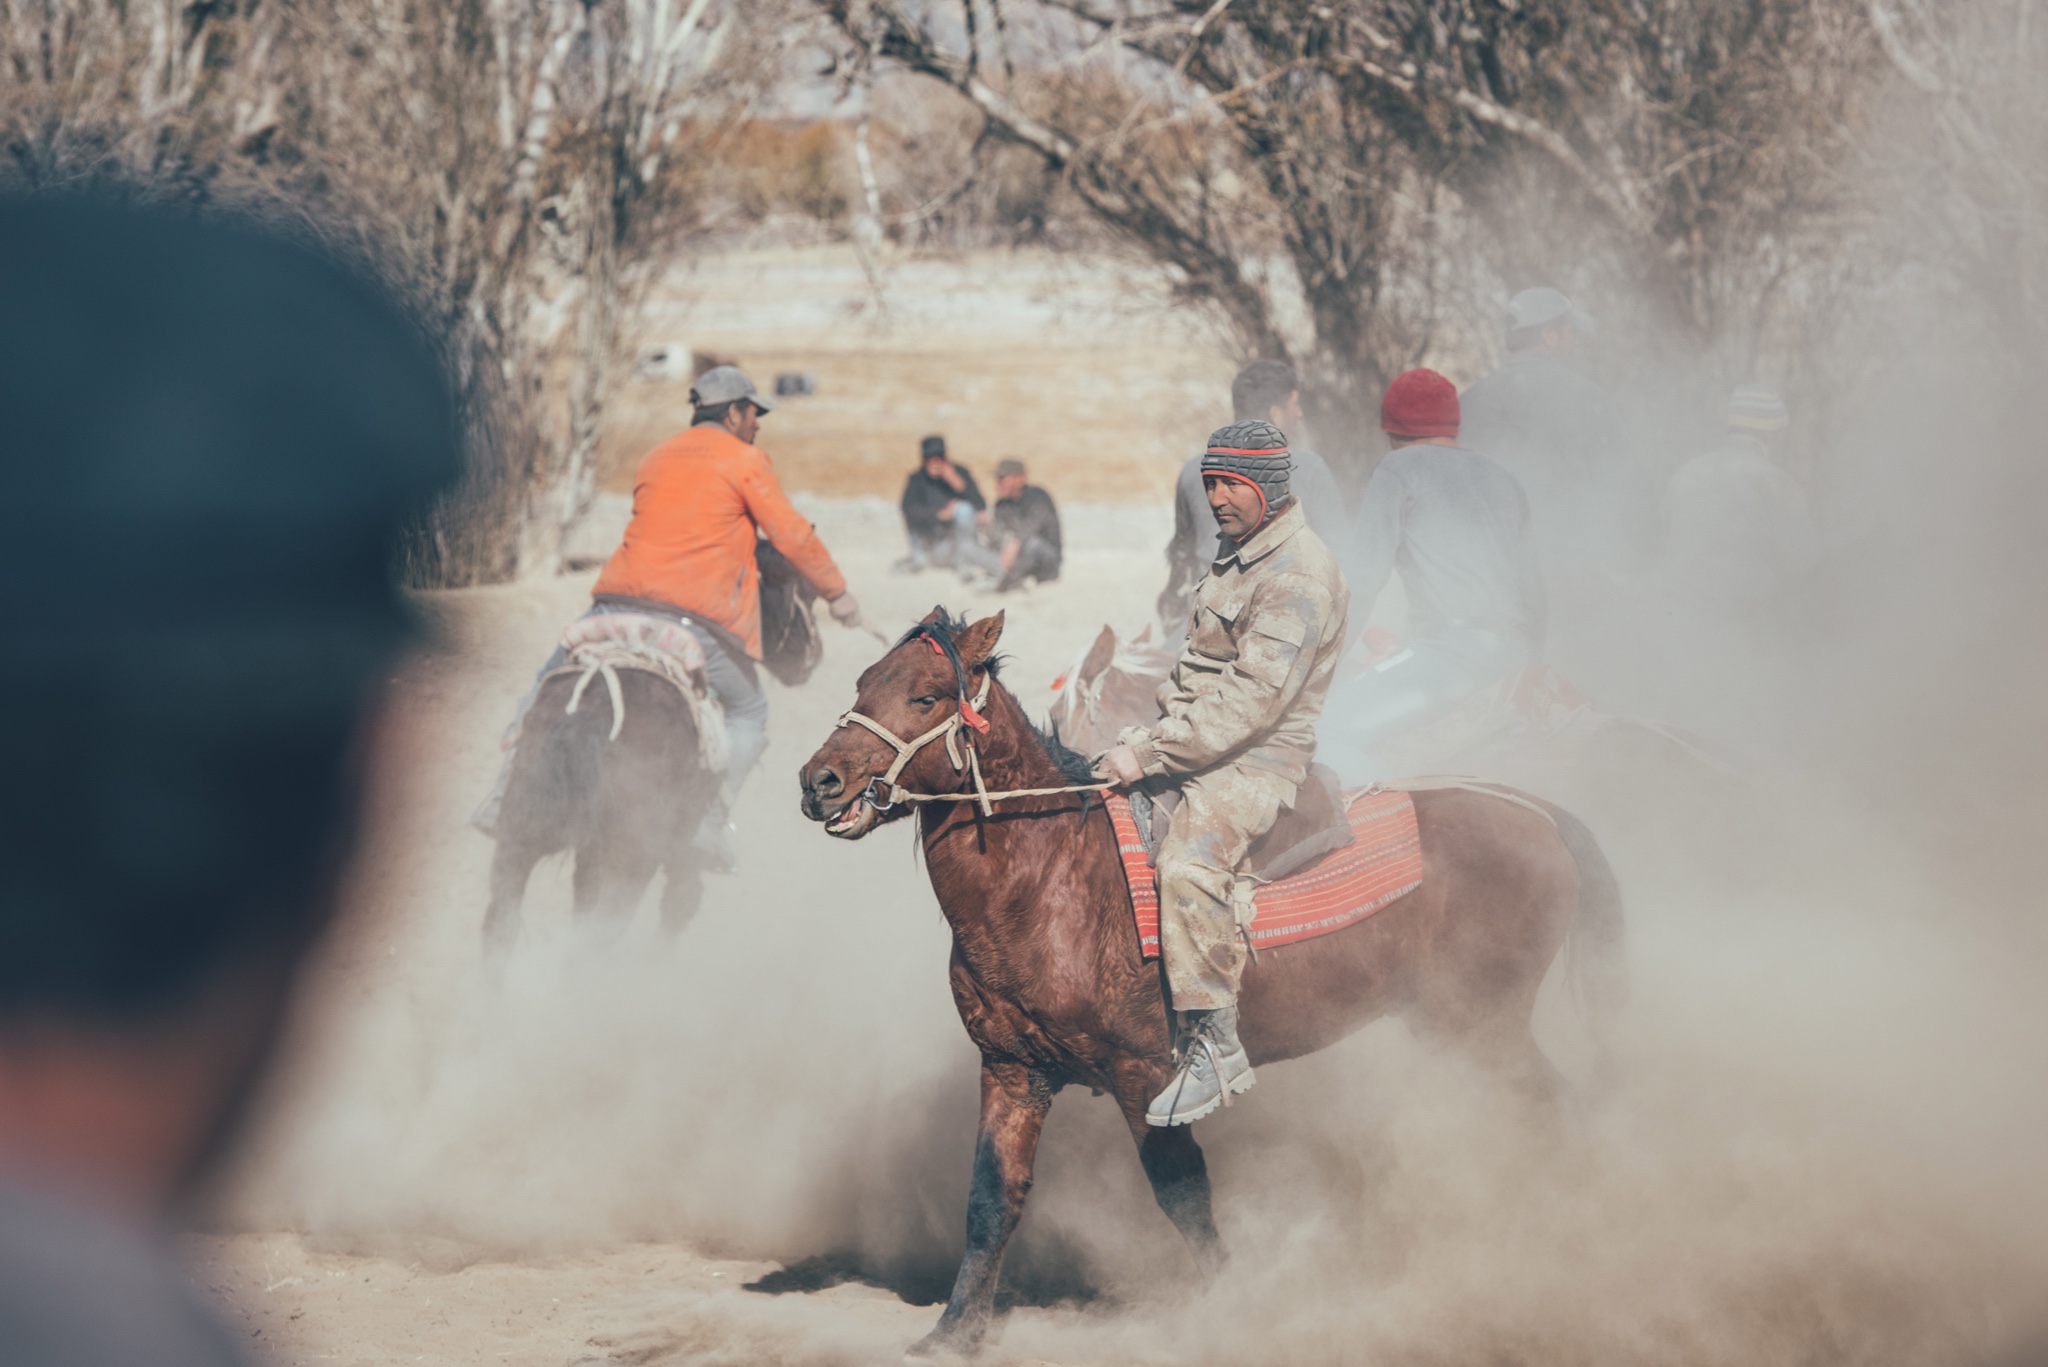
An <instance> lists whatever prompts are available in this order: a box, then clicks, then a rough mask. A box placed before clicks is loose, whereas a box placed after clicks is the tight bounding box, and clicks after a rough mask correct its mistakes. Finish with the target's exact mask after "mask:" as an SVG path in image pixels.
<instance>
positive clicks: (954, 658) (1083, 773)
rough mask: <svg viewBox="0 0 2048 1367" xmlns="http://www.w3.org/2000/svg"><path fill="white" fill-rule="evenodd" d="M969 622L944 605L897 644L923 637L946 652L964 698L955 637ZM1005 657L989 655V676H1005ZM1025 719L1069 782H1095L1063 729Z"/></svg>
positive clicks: (963, 673)
mask: <svg viewBox="0 0 2048 1367" xmlns="http://www.w3.org/2000/svg"><path fill="white" fill-rule="evenodd" d="M968 625H969V624H968V621H967V619H966V618H965V617H955V616H953V615H952V614H951V613H949V612H947V611H946V609H945V607H944V606H943V605H941V606H940V607H939V609H938V616H936V617H934V618H933V619H932V620H931V621H929V622H919V623H918V624H917V625H916V626H914V627H912V628H911V629H910V630H909V631H906V632H904V633H903V639H902V640H900V641H898V642H897V643H896V644H897V645H899V646H906V645H909V644H910V643H911V642H912V641H915V640H918V639H919V638H923V639H924V640H927V641H930V642H931V643H932V644H933V645H935V646H937V647H938V648H939V649H940V650H941V651H942V652H943V653H944V654H945V656H946V659H947V660H948V661H949V662H951V664H952V666H953V675H954V677H955V678H956V679H957V680H958V681H959V683H960V696H961V698H963V699H965V698H966V697H967V696H968V695H969V690H968V687H967V670H966V668H965V667H964V666H962V665H961V663H960V644H959V641H958V640H957V639H956V638H957V637H958V636H959V634H960V633H961V632H963V631H965V630H967V627H968ZM1006 659H1008V657H1007V656H1004V655H991V656H989V658H988V662H987V664H986V665H984V666H983V667H984V668H985V669H987V670H988V674H989V677H990V678H992V679H994V678H1000V677H1002V668H1003V663H1004V661H1005V660H1006ZM1025 721H1026V722H1027V724H1029V726H1030V727H1031V730H1032V733H1033V734H1034V735H1036V736H1037V737H1038V739H1039V741H1040V742H1041V743H1042V744H1043V745H1044V746H1045V749H1046V753H1048V754H1050V755H1051V756H1052V760H1053V763H1054V764H1056V765H1058V766H1059V771H1060V773H1061V774H1063V775H1065V777H1066V779H1067V781H1068V782H1069V783H1093V782H1095V781H1096V780H1095V775H1094V773H1093V772H1091V770H1090V767H1089V765H1090V761H1089V759H1088V757H1087V756H1086V755H1084V754H1082V753H1080V752H1079V751H1077V750H1074V749H1072V748H1070V747H1069V746H1068V745H1067V744H1066V742H1065V741H1062V740H1061V739H1060V733H1059V731H1058V730H1057V729H1056V728H1054V727H1052V726H1050V725H1047V726H1040V725H1039V724H1038V723H1037V722H1034V721H1031V719H1030V718H1028V717H1027V718H1025Z"/></svg>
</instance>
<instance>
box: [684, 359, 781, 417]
mask: <svg viewBox="0 0 2048 1367" xmlns="http://www.w3.org/2000/svg"><path fill="white" fill-rule="evenodd" d="M735 399H745V400H746V401H747V402H748V403H750V404H752V405H754V407H756V408H758V409H760V410H761V411H762V412H763V413H773V412H774V411H775V402H774V400H772V399H764V398H762V397H761V391H760V390H758V389H756V388H754V382H753V381H752V380H750V379H748V378H747V372H746V371H744V370H741V369H740V368H739V367H738V366H736V365H715V366H713V367H711V369H709V370H707V371H705V372H704V373H703V374H702V375H699V376H698V377H697V378H696V380H695V381H694V382H693V383H692V384H691V385H690V402H691V403H693V404H695V405H697V407H699V408H710V407H712V406H713V405H714V404H721V403H731V402H732V401H733V400H735Z"/></svg>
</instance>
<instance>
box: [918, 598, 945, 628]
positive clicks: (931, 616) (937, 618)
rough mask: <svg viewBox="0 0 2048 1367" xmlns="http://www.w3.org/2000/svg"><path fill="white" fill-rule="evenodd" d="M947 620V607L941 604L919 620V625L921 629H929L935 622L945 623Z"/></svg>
mask: <svg viewBox="0 0 2048 1367" xmlns="http://www.w3.org/2000/svg"><path fill="white" fill-rule="evenodd" d="M945 620H946V605H945V604H944V603H941V604H939V605H938V606H937V607H935V608H933V609H932V610H931V611H930V612H927V613H926V614H925V615H924V617H923V618H922V619H921V620H919V622H918V625H919V626H921V627H928V626H930V625H931V624H932V623H933V622H943V621H945Z"/></svg>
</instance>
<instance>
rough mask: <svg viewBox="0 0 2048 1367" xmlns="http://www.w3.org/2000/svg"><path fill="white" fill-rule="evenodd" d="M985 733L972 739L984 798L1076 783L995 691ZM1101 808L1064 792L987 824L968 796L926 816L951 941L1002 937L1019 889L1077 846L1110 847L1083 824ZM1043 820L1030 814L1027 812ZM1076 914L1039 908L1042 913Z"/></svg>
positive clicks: (1092, 799)
mask: <svg viewBox="0 0 2048 1367" xmlns="http://www.w3.org/2000/svg"><path fill="white" fill-rule="evenodd" d="M986 715H987V717H988V722H989V729H988V731H987V732H986V733H981V734H976V735H975V736H974V741H973V743H974V745H975V746H976V748H977V749H978V750H979V752H980V755H979V757H980V761H981V776H982V782H983V784H984V786H985V787H986V788H987V790H988V791H989V792H992V793H993V792H1001V791H1003V790H1005V789H1016V788H1064V787H1068V786H1070V785H1072V784H1073V783H1074V780H1073V779H1072V778H1071V777H1069V776H1068V775H1067V774H1066V773H1065V772H1064V771H1062V770H1061V768H1060V766H1059V762H1058V761H1057V760H1055V759H1054V758H1053V756H1052V753H1051V751H1049V750H1048V749H1047V748H1046V746H1045V743H1044V742H1043V741H1042V740H1040V739H1039V736H1038V734H1037V732H1036V731H1034V730H1032V728H1031V724H1030V722H1029V721H1028V720H1027V719H1026V717H1025V715H1024V709H1023V707H1022V706H1020V705H1019V704H1018V702H1017V700H1016V699H1015V698H1014V697H1012V696H1011V694H1010V692H1009V690H1008V689H1005V688H1003V687H1002V686H1001V685H1000V684H998V685H997V686H995V687H994V688H992V689H991V690H990V691H989V700H988V707H987V709H986ZM1084 802H1085V805H1086V807H1087V809H1088V810H1089V811H1090V812H1091V813H1092V812H1093V811H1094V810H1095V809H1096V808H1099V807H1100V805H1101V797H1100V795H1098V794H1085V795H1084V794H1080V793H1069V794H1061V795H1059V796H1057V797H1037V798H1010V799H1007V800H1005V801H1003V802H1001V803H999V804H997V807H996V812H997V816H996V817H995V818H994V819H993V820H989V819H987V818H983V817H981V816H980V812H979V809H978V807H977V806H976V805H975V801H974V797H973V794H972V792H971V791H968V792H963V793H962V794H961V801H960V802H959V803H958V804H955V805H952V806H948V807H944V808H940V809H938V810H937V811H933V810H930V809H927V811H926V812H925V814H924V823H923V824H924V831H923V839H924V848H925V863H926V867H927V868H928V869H929V870H930V871H931V875H932V887H933V891H935V892H936V893H938V896H939V908H940V910H941V911H943V912H944V913H945V916H946V919H947V921H949V922H950V923H951V924H952V926H953V930H954V933H955V935H956V937H959V938H960V939H961V940H962V941H963V942H964V941H965V940H967V939H968V938H970V937H975V936H980V935H992V936H996V937H998V938H1000V936H1001V935H1002V933H1003V930H1004V924H1003V921H1002V919H1001V918H1002V913H1004V912H1005V911H1007V910H1011V909H1013V907H1014V905H1015V904H1016V903H1017V902H1018V900H1019V898H1020V897H1021V896H1023V895H1024V890H1026V889H1029V888H1032V887H1035V886H1038V885H1039V884H1041V883H1042V882H1043V879H1044V874H1045V870H1046V868H1047V867H1048V866H1049V864H1050V862H1051V861H1055V860H1058V861H1061V862H1071V861H1072V860H1073V859H1074V858H1077V857H1078V856H1079V854H1080V851H1081V848H1082V842H1085V841H1089V840H1093V839H1096V838H1098V836H1099V837H1100V838H1103V839H1110V840H1113V839H1114V837H1113V836H1111V835H1109V834H1108V833H1107V827H1102V829H1101V830H1098V826H1099V825H1100V823H1099V822H1097V821H1091V820H1088V819H1085V818H1084V817H1083V816H1082V809H1083V806H1084ZM1033 812H1038V813H1043V815H1035V816H1034V815H1028V813H1033ZM1062 910H1064V911H1067V912H1069V913H1072V914H1085V911H1084V909H1082V908H1078V907H1076V908H1067V909H1059V908H1043V909H1040V912H1041V914H1039V915H1036V916H1034V921H1035V923H1036V924H1037V925H1039V926H1041V927H1042V924H1043V913H1055V912H1058V911H1062Z"/></svg>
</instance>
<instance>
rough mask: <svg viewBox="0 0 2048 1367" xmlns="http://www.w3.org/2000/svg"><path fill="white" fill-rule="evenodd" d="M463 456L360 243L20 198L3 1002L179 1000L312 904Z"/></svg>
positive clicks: (1, 573)
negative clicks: (399, 550)
mask: <svg viewBox="0 0 2048 1367" xmlns="http://www.w3.org/2000/svg"><path fill="white" fill-rule="evenodd" d="M456 467H457V440H456V432H455V423H454V420H453V416H452V412H451V406H450V401H449V392H448V388H447V385H446V383H445V380H444V377H443V373H442V370H441V367H440V366H439V364H438V363H437V361H436V359H435V357H434V356H433V354H432V353H431V351H430V349H429V348H428V347H427V346H426V345H425V344H424V342H423V341H422V339H421V338H420V337H419V336H418V335H417V334H416V332H415V330H414V329H413V328H412V327H411V326H410V325H409V324H408V322H407V320H406V319H405V318H404V317H403V316H402V315H401V314H400V313H399V311H398V310H397V309H396V308H395V307H394V306H393V305H392V304H391V302H390V301H389V300H388V299H386V298H385V297H384V296H383V295H382V294H381V292H379V291H378V290H377V289H375V288H373V287H371V286H369V285H367V284H366V283H364V282H363V281H362V280H360V279H358V278H356V277H355V276H353V275H351V274H350V273H349V272H347V271H345V270H343V269H341V268H339V267H338V266H336V265H335V264H333V263H332V262H329V261H327V260H324V259H322V258H321V257H319V256H318V255H316V254H314V253H312V252H309V251H307V250H304V249H302V248H299V247H296V246H293V245H291V244H288V243H285V242H282V241H279V240H277V239H275V238H272V237H269V236H266V235H264V234H261V233H258V232H255V231H251V230H248V229H243V228H235V227H229V226H224V225H221V224H215V223H207V222H203V221H199V220H196V219H194V218H191V217H189V216H184V215H178V214H171V213H164V212H155V211H149V210H143V209H136V208H125V207H118V206H112V205H108V204H103V203H96V202H87V201H79V200H64V199H43V200H18V199H4V200H0V595H4V601H5V602H6V603H7V605H8V618H9V620H8V622H7V630H6V631H5V632H4V633H0V765H4V768H5V772H6V774H7V777H8V783H7V785H6V794H7V796H6V797H5V799H4V800H0V1014H19V1013H21V1012H23V1011H53V1012H61V1013H87V1014H104V1013H116V1014H119V1013H142V1012H149V1011H154V1010H159V1009H165V1008H168V1007H171V1006H174V1005H176V1003H177V999H178V998H180V997H181V996H183V995H185V994H187V993H189V992H190V991H191V990H193V989H195V988H196V987H197V986H198V984H199V982H200V980H201V979H203V978H204V977H205V976H206V975H207V974H209V973H211V972H213V971H216V970H217V969H218V968H219V967H220V965H221V963H222V960H223V957H224V956H225V955H227V954H229V953H232V952H233V951H235V950H236V949H238V948H240V947H245V946H247V945H249V944H251V943H254V942H255V941H256V940H259V939H261V938H263V937H264V936H267V935H271V934H274V933H283V931H284V930H287V929H288V927H280V926H279V925H277V924H274V923H277V922H282V921H285V920H288V919H289V915H288V914H287V912H286V911H285V910H284V909H286V908H295V907H297V906H299V905H300V904H301V903H304V902H305V901H307V900H308V898H309V890H310V887H311V883H312V881H313V880H314V879H315V878H316V877H317V876H318V870H320V869H322V868H325V867H326V866H328V865H329V864H330V863H331V856H332V854H333V853H334V851H333V848H332V847H333V843H334V836H333V834H332V831H333V828H334V826H335V824H336V820H337V818H339V817H342V816H344V815H345V814H346V812H347V802H348V786H349V785H348V782H347V768H348V761H349V756H350V751H351V747H352V746H353V745H354V743H355V733H356V730H357V727H358V724H359V717H360V714H361V711H362V708H363V705H364V703H365V701H366V699H367V698H368V697H369V696H370V695H371V690H372V689H373V687H374V686H375V685H376V684H377V683H378V682H379V680H380V677H381V674H382V672H383V671H384V670H385V669H386V668H387V667H388V666H389V664H390V662H391V659H392V657H393V655H394V653H395V651H396V650H397V649H398V648H399V647H400V646H401V645H402V644H403V643H404V640H405V638H406V636H407V634H408V631H409V618H408V615H407V612H406V610H405V605H404V603H403V602H402V600H401V597H400V594H399V592H398V590H397V587H396V585H395V584H394V583H393V580H392V573H391V568H390V567H391V555H392V550H393V545H394V541H395V538H396V536H397V534H398V532H399V530H400V529H401V528H402V527H403V526H404V525H405V523H406V522H407V520H408V519H410V518H412V517H415V516H417V515H418V514H419V513H420V512H421V511H422V510H423V508H424V507H425V506H426V503H427V501H428V500H430V499H431V498H432V497H433V496H434V495H435V494H436V493H437V492H438V491H439V490H441V489H442V488H443V487H445V486H446V485H447V483H448V482H449V481H450V479H451V478H452V477H453V475H454V474H455V471H456Z"/></svg>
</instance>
